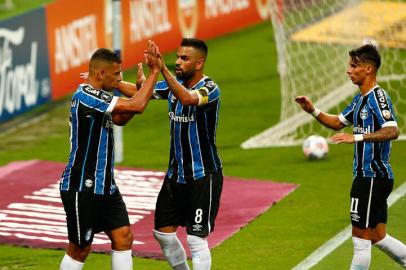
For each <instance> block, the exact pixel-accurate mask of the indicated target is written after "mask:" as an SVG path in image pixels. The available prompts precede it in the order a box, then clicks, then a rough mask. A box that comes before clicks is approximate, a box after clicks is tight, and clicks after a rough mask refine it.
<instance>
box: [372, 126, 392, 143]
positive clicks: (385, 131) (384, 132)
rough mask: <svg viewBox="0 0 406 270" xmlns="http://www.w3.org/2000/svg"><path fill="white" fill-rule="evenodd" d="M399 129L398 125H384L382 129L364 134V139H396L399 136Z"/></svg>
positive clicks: (379, 140)
mask: <svg viewBox="0 0 406 270" xmlns="http://www.w3.org/2000/svg"><path fill="white" fill-rule="evenodd" d="M398 135H399V131H398V128H397V127H384V128H381V129H380V130H378V131H376V132H374V133H369V134H365V135H364V141H366V142H382V141H389V140H395V139H397V138H398Z"/></svg>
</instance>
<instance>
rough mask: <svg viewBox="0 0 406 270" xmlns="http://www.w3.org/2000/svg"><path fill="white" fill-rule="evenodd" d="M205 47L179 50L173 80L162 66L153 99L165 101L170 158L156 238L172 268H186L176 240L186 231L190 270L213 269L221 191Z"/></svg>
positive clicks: (216, 97) (215, 111)
mask: <svg viewBox="0 0 406 270" xmlns="http://www.w3.org/2000/svg"><path fill="white" fill-rule="evenodd" d="M206 57H207V45H206V44H205V43H204V42H203V41H201V40H198V39H183V40H182V43H181V46H180V47H179V49H178V51H177V60H176V69H175V73H176V77H174V76H173V75H172V74H171V73H170V72H169V70H168V69H167V67H166V66H165V65H164V64H163V68H162V74H163V76H164V78H165V80H164V81H161V82H158V83H157V84H156V85H155V89H154V98H156V99H167V100H168V113H169V123H170V135H171V140H170V157H169V166H168V171H167V174H166V177H165V180H164V183H163V186H162V189H161V191H160V193H159V195H158V200H157V204H156V210H155V229H154V237H155V238H156V239H157V241H158V242H159V243H160V245H161V248H162V251H163V253H164V255H165V256H166V258H167V260H168V262H169V264H170V265H171V267H172V268H173V269H176V270H186V269H189V267H188V265H187V263H186V256H185V251H184V248H183V247H182V245H181V244H180V242H179V239H178V238H177V237H176V230H177V227H178V226H186V231H187V234H188V236H187V242H188V245H189V248H190V250H191V253H192V262H193V269H194V270H208V269H210V268H211V255H210V250H209V248H208V242H207V236H209V234H210V233H211V232H212V231H213V229H214V221H215V219H216V216H217V212H218V209H219V205H220V195H221V191H222V186H223V174H222V164H221V161H220V158H219V156H218V153H217V147H216V130H217V123H218V116H219V107H220V89H219V87H218V86H217V84H216V83H215V82H214V81H213V80H212V79H210V78H209V77H207V76H205V75H204V74H203V68H204V64H205V61H206Z"/></svg>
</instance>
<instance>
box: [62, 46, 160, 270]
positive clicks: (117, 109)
mask: <svg viewBox="0 0 406 270" xmlns="http://www.w3.org/2000/svg"><path fill="white" fill-rule="evenodd" d="M145 60H146V63H147V65H148V66H149V76H148V78H146V80H145V82H144V84H143V86H142V88H141V89H139V91H137V92H136V93H135V94H134V95H133V96H132V97H131V98H129V99H126V98H118V97H113V96H112V95H111V94H110V93H108V92H107V91H111V90H113V89H114V88H117V87H118V86H119V85H120V84H121V83H122V82H121V79H122V77H121V71H122V70H121V60H120V59H119V58H118V57H117V55H116V54H115V53H114V52H112V51H110V50H108V49H98V50H97V51H96V52H94V54H93V55H92V57H91V59H90V63H89V74H88V78H87V80H86V82H85V83H84V84H80V85H79V87H78V88H77V90H76V92H75V93H74V94H73V96H72V103H71V115H70V143H71V150H70V155H69V162H68V164H67V166H66V168H65V170H64V172H63V174H62V177H61V181H60V193H61V198H62V202H63V205H64V209H65V212H66V220H67V227H68V238H69V245H68V248H67V251H66V254H65V256H64V258H63V260H62V262H61V265H60V269H61V270H80V269H82V267H83V264H84V261H85V259H86V257H87V256H88V254H89V252H90V250H91V243H92V241H93V237H94V234H95V233H98V232H101V231H104V232H105V233H106V234H107V236H108V237H109V238H110V240H111V247H112V269H113V270H130V269H132V251H131V247H132V243H133V236H132V234H131V231H130V223H129V218H128V213H127V209H126V206H125V204H124V201H123V199H122V197H121V194H120V191H119V189H118V187H117V186H116V184H115V181H114V156H113V153H114V150H113V147H114V139H113V129H112V126H113V123H114V124H116V125H125V124H126V123H127V122H128V121H129V120H130V119H131V118H132V117H133V115H134V114H139V113H142V112H143V111H144V109H145V107H146V106H147V104H148V101H149V100H150V98H151V95H152V92H153V86H154V85H155V83H156V81H157V78H158V75H159V72H160V70H161V67H162V62H161V61H160V59H159V57H158V50H157V47H156V45H155V44H154V43H153V42H151V41H149V43H148V49H147V51H146V53H145Z"/></svg>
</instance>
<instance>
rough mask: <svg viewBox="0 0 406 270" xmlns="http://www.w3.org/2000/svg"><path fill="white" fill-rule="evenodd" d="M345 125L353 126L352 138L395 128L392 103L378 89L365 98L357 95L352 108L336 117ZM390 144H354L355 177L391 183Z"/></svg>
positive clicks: (383, 91)
mask: <svg viewBox="0 0 406 270" xmlns="http://www.w3.org/2000/svg"><path fill="white" fill-rule="evenodd" d="M339 119H340V121H341V122H342V123H343V124H344V125H349V124H352V125H353V134H368V133H373V132H376V131H378V130H379V129H381V128H383V127H389V126H397V123H396V118H395V113H394V110H393V107H392V101H391V99H390V97H389V95H388V94H387V93H386V92H385V90H383V89H382V88H380V87H379V86H376V87H374V88H373V89H371V90H370V91H369V92H368V93H367V94H366V95H365V96H362V95H361V93H359V94H357V95H356V96H355V97H354V99H353V100H352V102H351V104H350V105H348V107H347V108H345V110H344V111H343V112H342V113H341V114H340V115H339ZM391 146H392V143H391V141H383V142H357V143H355V146H354V148H355V149H354V161H353V174H354V177H357V176H359V177H381V178H389V179H393V177H394V176H393V172H392V169H391V166H390V164H389V158H390V151H391Z"/></svg>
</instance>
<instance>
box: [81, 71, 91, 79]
mask: <svg viewBox="0 0 406 270" xmlns="http://www.w3.org/2000/svg"><path fill="white" fill-rule="evenodd" d="M80 78H81V79H83V80H86V79H87V78H89V72H81V73H80Z"/></svg>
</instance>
